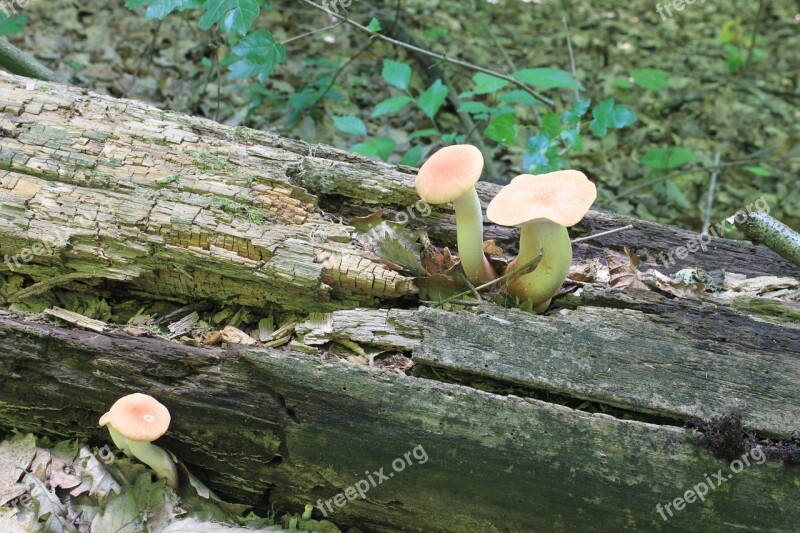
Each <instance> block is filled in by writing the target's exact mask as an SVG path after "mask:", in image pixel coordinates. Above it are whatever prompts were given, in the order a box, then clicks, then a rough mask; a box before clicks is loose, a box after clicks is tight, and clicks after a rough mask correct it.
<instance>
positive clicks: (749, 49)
mask: <svg viewBox="0 0 800 533" xmlns="http://www.w3.org/2000/svg"><path fill="white" fill-rule="evenodd" d="M763 9H764V0H758V12H757V13H756V18H755V20H753V30H752V32H751V36H752V38H751V39H750V46H748V47H747V57H746V58H745V60H744V64H743V65H742V70H741V72H744V71H745V69H747V66H748V65H749V64H750V60H751V59H752V58H753V49H754V48H755V47H756V37H757V35H758V34H757V33H756V32H757V31H758V26H759V23H760V22H761V14H762V12H763Z"/></svg>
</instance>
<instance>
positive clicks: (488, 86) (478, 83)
mask: <svg viewBox="0 0 800 533" xmlns="http://www.w3.org/2000/svg"><path fill="white" fill-rule="evenodd" d="M472 81H473V82H474V83H475V91H474V92H475V94H491V93H496V92H497V91H499V90H501V89H503V88H505V87H506V86H507V85H508V83H509V82H507V81H506V80H501V79H500V78H497V77H495V76H490V75H489V74H484V73H483V72H478V73H476V74H475V75H474V76H472Z"/></svg>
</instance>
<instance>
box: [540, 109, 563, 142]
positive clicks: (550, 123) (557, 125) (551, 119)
mask: <svg viewBox="0 0 800 533" xmlns="http://www.w3.org/2000/svg"><path fill="white" fill-rule="evenodd" d="M541 132H542V133H544V134H545V135H547V138H548V139H550V140H553V139H555V138H557V137H558V136H559V135H560V134H561V120H560V119H559V117H558V115H557V114H556V113H554V112H552V111H551V112H549V113H545V114H544V115H542V129H541Z"/></svg>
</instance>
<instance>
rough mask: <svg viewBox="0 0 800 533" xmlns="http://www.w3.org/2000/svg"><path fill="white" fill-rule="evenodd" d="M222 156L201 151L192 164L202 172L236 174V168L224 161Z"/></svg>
mask: <svg viewBox="0 0 800 533" xmlns="http://www.w3.org/2000/svg"><path fill="white" fill-rule="evenodd" d="M220 155H221V154H215V153H211V152H206V151H201V152H198V153H197V156H196V157H195V158H194V160H193V161H192V163H193V164H194V166H195V167H196V168H197V170H199V171H200V172H209V171H212V172H226V173H235V172H236V166H235V165H234V164H233V163H231V162H230V161H228V160H227V159H223V158H222V157H221V156H220ZM223 155H224V154H223Z"/></svg>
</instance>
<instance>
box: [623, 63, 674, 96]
mask: <svg viewBox="0 0 800 533" xmlns="http://www.w3.org/2000/svg"><path fill="white" fill-rule="evenodd" d="M631 77H632V78H633V81H635V82H636V85H638V86H639V87H642V88H643V89H647V90H648V91H660V90H661V89H663V88H664V87H666V86H667V85H668V84H669V72H667V71H666V70H661V69H660V68H645V69H641V70H634V71H632V72H631Z"/></svg>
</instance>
